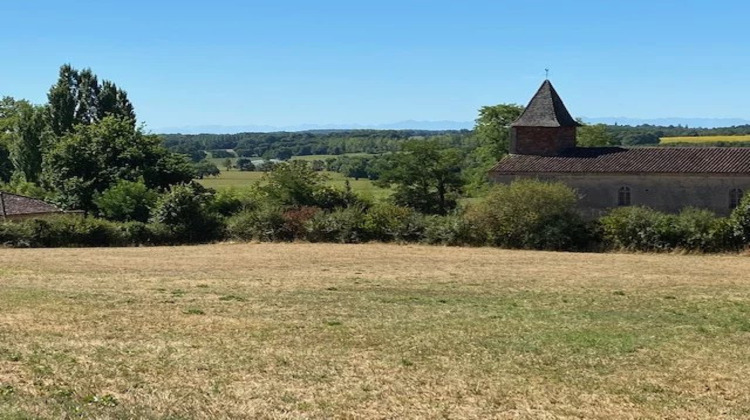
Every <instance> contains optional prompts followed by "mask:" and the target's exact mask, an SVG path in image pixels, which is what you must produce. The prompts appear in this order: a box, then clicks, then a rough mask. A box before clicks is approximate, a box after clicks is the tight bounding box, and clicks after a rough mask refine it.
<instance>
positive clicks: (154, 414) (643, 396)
mask: <svg viewBox="0 0 750 420" xmlns="http://www.w3.org/2000/svg"><path fill="white" fill-rule="evenodd" d="M748 273H750V258H747V257H741V256H678V255H616V254H568V253H546V252H525V251H503V250H496V249H470V248H440V247H423V246H395V245H359V246H355V245H331V244H327V245H311V244H220V245H210V246H194V247H175V248H170V247H164V248H128V249H55V250H46V249H29V250H12V249H0V418H65V417H79V416H80V417H84V418H227V417H233V418H436V417H446V418H529V419H531V418H563V417H575V418H578V417H583V418H709V417H710V418H743V417H748V416H750V396H749V395H748V393H747V390H748V389H750V346H749V345H750V279H748Z"/></svg>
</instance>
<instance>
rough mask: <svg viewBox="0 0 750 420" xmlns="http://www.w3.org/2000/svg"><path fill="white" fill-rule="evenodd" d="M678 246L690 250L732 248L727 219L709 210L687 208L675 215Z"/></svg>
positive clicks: (711, 250) (703, 250)
mask: <svg viewBox="0 0 750 420" xmlns="http://www.w3.org/2000/svg"><path fill="white" fill-rule="evenodd" d="M673 220H674V225H675V227H674V231H675V236H676V240H677V242H676V243H675V247H676V248H681V249H685V250H688V251H700V252H716V251H723V250H727V249H729V248H731V236H730V234H729V229H727V227H728V225H727V222H726V219H724V218H719V217H716V215H715V214H714V213H712V212H710V211H708V210H701V209H695V208H685V209H683V210H682V211H681V212H680V214H678V215H677V216H674V219H673Z"/></svg>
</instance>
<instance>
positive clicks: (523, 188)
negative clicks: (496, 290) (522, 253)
mask: <svg viewBox="0 0 750 420" xmlns="http://www.w3.org/2000/svg"><path fill="white" fill-rule="evenodd" d="M577 199H578V198H577V196H576V194H575V192H574V191H573V190H572V189H570V188H569V187H567V186H565V185H564V184H561V183H553V182H543V181H537V180H519V181H514V182H512V183H511V184H510V185H496V186H493V187H492V189H490V191H489V192H488V194H487V196H486V197H484V199H483V200H482V201H481V202H479V203H477V204H475V205H473V206H471V207H469V209H468V210H467V212H466V219H467V221H468V223H470V224H471V225H472V226H473V227H474V229H475V232H476V233H477V235H476V241H477V242H480V243H484V244H487V245H493V246H500V247H506V248H523V249H548V250H579V249H585V248H587V247H588V246H589V245H590V240H591V232H590V230H589V228H588V227H587V225H586V223H585V222H584V221H583V219H582V218H581V216H580V214H579V213H578V211H577V210H576V202H577Z"/></svg>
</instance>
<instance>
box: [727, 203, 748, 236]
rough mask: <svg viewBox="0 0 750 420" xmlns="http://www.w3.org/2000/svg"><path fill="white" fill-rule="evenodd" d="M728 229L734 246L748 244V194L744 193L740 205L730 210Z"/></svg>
mask: <svg viewBox="0 0 750 420" xmlns="http://www.w3.org/2000/svg"><path fill="white" fill-rule="evenodd" d="M728 229H729V230H730V234H731V238H732V239H731V240H732V244H733V245H734V246H735V247H746V246H748V245H749V244H750V194H746V195H745V196H744V197H743V198H742V201H740V205H739V206H737V207H736V208H735V209H734V210H733V211H732V214H731V215H730V216H729V220H728Z"/></svg>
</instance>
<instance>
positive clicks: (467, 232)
mask: <svg viewBox="0 0 750 420" xmlns="http://www.w3.org/2000/svg"><path fill="white" fill-rule="evenodd" d="M424 222H425V229H424V232H423V235H422V242H424V243H426V244H430V245H448V246H459V245H480V244H481V241H479V240H477V235H476V233H475V232H474V229H472V226H471V224H470V223H469V222H468V221H467V220H466V218H464V216H463V215H460V214H449V215H446V216H438V215H433V216H426V217H425V219H424Z"/></svg>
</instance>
